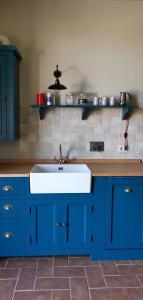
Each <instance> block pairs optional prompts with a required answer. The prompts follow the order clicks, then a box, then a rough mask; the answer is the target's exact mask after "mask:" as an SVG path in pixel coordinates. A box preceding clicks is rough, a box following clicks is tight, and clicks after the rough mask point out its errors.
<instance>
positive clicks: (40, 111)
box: [36, 107, 45, 120]
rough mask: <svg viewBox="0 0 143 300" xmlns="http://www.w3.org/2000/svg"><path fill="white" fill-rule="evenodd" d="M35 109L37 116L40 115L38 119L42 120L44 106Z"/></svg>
mask: <svg viewBox="0 0 143 300" xmlns="http://www.w3.org/2000/svg"><path fill="white" fill-rule="evenodd" d="M36 111H37V113H38V116H39V117H40V120H44V117H45V108H44V107H36Z"/></svg>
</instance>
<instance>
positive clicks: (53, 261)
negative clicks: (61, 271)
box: [52, 256, 55, 277]
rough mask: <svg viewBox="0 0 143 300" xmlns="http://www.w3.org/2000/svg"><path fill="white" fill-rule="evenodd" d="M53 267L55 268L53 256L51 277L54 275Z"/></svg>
mask: <svg viewBox="0 0 143 300" xmlns="http://www.w3.org/2000/svg"><path fill="white" fill-rule="evenodd" d="M54 269H55V257H54V256H53V258H52V277H54Z"/></svg>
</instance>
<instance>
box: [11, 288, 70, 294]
mask: <svg viewBox="0 0 143 300" xmlns="http://www.w3.org/2000/svg"><path fill="white" fill-rule="evenodd" d="M41 291H43V292H45V291H47V292H48V291H69V289H55V288H54V289H51V288H49V289H37V290H31V289H27V290H16V293H21V292H34V293H36V292H41Z"/></svg>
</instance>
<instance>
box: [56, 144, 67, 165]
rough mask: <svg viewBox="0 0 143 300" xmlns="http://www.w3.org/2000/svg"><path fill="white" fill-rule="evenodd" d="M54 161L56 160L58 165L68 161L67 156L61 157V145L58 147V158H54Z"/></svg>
mask: <svg viewBox="0 0 143 300" xmlns="http://www.w3.org/2000/svg"><path fill="white" fill-rule="evenodd" d="M54 159H55V160H56V162H57V163H58V164H64V163H66V162H68V160H69V159H68V157H67V156H65V157H63V155H62V145H61V144H60V145H59V158H57V157H54Z"/></svg>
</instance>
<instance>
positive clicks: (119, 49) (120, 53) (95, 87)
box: [0, 0, 143, 158]
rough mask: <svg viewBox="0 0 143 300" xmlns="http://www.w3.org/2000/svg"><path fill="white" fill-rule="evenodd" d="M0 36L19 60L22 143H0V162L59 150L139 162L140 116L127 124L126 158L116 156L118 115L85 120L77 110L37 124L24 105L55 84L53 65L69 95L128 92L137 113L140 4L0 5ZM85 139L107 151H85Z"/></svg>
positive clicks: (142, 83) (1, 0)
mask: <svg viewBox="0 0 143 300" xmlns="http://www.w3.org/2000/svg"><path fill="white" fill-rule="evenodd" d="M0 34H3V35H6V36H7V37H8V38H9V39H10V41H11V43H12V44H15V45H16V46H17V48H18V49H19V50H20V52H21V54H22V56H23V61H22V64H21V139H20V140H19V141H18V142H15V143H13V144H7V143H0V158H5V157H8V158H13V157H24V158H26V157H27V158H28V157H29V158H31V157H40V158H43V157H48V156H49V157H51V156H53V155H54V154H56V152H57V151H58V145H59V143H62V144H63V148H64V150H65V152H67V151H68V150H69V149H71V153H70V155H71V156H72V157H73V156H75V157H83V158H90V157H91V158H94V157H101V158H102V157H114V158H116V157H119V158H123V157H127V158H134V157H139V158H142V156H143V113H142V110H138V111H136V112H135V114H133V116H132V117H131V119H130V128H129V145H130V149H129V151H128V153H121V154H119V153H118V152H117V145H118V144H123V132H124V127H125V122H124V121H122V120H121V111H120V109H119V110H117V111H115V110H112V109H111V110H107V109H106V110H103V111H100V112H93V113H92V114H91V115H90V116H89V118H88V120H87V121H81V118H80V113H81V112H80V111H79V110H76V109H73V110H54V111H50V112H48V113H47V114H46V118H45V120H44V121H39V120H38V118H37V116H36V113H35V111H33V110H32V109H31V108H30V104H32V103H34V102H35V94H36V92H37V91H46V89H47V86H48V85H49V84H51V83H53V76H52V73H53V70H54V69H55V65H56V64H57V63H58V64H59V66H60V68H61V69H62V71H63V76H62V80H61V81H62V82H63V83H64V84H65V85H66V86H67V87H68V90H67V91H66V92H67V93H70V92H78V91H81V90H82V91H85V92H87V93H91V94H92V93H93V94H98V95H99V96H103V95H107V96H110V95H115V96H117V97H118V96H119V93H120V91H121V90H128V91H130V92H132V93H133V94H135V95H136V97H137V99H138V103H139V105H140V106H142V107H143V1H138V0H136V1H134V0H127V1H126V0H121V1H118V0H88V1H87V0H72V1H69V0H55V1H53V0H30V1H29V0H25V1H23V0H13V1H11V0H0ZM64 94H65V93H64V92H61V101H62V102H64ZM91 140H92V141H94V140H95V141H96V140H104V141H105V152H104V153H92V152H90V151H89V142H90V141H91Z"/></svg>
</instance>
